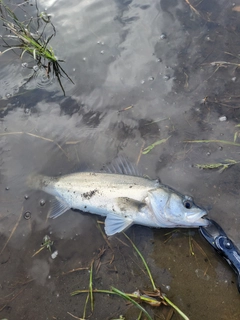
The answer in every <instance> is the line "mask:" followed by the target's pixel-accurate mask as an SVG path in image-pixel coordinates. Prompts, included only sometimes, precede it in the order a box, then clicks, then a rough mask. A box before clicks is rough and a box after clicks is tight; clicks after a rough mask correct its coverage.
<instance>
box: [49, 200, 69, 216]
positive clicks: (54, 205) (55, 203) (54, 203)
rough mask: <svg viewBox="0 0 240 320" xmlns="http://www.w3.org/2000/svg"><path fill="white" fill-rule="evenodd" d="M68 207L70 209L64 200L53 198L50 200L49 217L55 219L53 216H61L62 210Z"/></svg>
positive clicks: (64, 210)
mask: <svg viewBox="0 0 240 320" xmlns="http://www.w3.org/2000/svg"><path fill="white" fill-rule="evenodd" d="M69 209H71V208H70V207H69V205H68V204H67V203H66V202H64V201H62V200H61V199H59V198H55V199H53V200H51V207H50V214H49V217H50V218H53V219H55V218H57V217H59V216H61V215H62V214H63V213H64V212H66V211H67V210H69Z"/></svg>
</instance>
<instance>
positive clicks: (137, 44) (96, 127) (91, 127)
mask: <svg viewBox="0 0 240 320" xmlns="http://www.w3.org/2000/svg"><path fill="white" fill-rule="evenodd" d="M191 4H192V5H193V6H194V8H195V9H196V10H197V11H194V10H193V9H191V8H190V6H189V5H188V3H187V2H186V1H183V0H182V1H177V0H161V1H151V2H149V3H144V4H142V3H140V2H139V1H118V0H116V1H110V0H106V1H104V2H102V1H98V0H92V1H89V0H84V1H75V0H71V1H39V2H38V7H39V10H40V11H43V10H46V11H47V13H49V14H52V22H53V24H54V26H55V28H56V31H57V33H56V36H55V37H54V38H52V40H51V46H52V47H53V48H54V50H55V52H56V54H57V56H58V57H59V58H61V59H64V60H65V63H63V64H62V66H63V68H64V70H65V71H66V72H67V74H68V75H69V76H70V77H71V78H72V79H73V81H74V85H73V84H72V83H71V82H70V81H69V80H68V79H67V78H62V83H63V86H64V89H65V91H66V96H63V93H62V91H61V88H60V86H59V84H58V82H57V81H56V79H54V78H52V77H50V79H48V78H47V77H46V74H45V72H44V71H41V70H40V71H39V72H37V73H36V75H35V76H34V78H33V79H32V80H31V81H29V82H27V83H26V80H27V79H28V77H29V76H30V75H31V74H32V67H33V66H34V65H35V62H34V61H33V59H32V58H31V57H27V55H26V56H25V57H24V59H23V60H20V59H19V58H18V57H17V55H15V54H14V53H13V52H12V53H11V52H9V53H8V54H4V55H2V56H1V57H0V67H1V69H0V70H1V71H0V72H1V79H0V84H1V85H0V96H1V100H0V115H1V122H0V134H1V136H0V145H1V148H0V154H1V157H0V177H1V180H0V181H1V184H0V198H1V211H0V233H1V235H0V244H1V246H0V250H1V251H2V252H1V255H0V262H1V265H0V268H1V272H0V279H1V288H2V293H1V297H0V298H1V300H0V309H1V313H0V316H1V318H6V319H16V318H18V319H73V317H72V315H74V316H76V317H79V318H81V317H82V316H83V310H84V304H85V299H86V295H85V294H82V295H79V296H75V297H71V296H70V293H71V292H73V291H74V290H77V289H87V288H88V283H89V271H88V270H85V269H83V270H78V271H75V272H69V271H72V270H73V269H77V268H85V267H89V266H90V264H91V261H92V260H93V259H96V262H95V267H96V268H95V269H94V279H93V286H94V288H97V289H110V287H111V286H115V287H117V288H118V289H120V290H123V291H125V292H133V291H135V290H137V289H149V290H150V289H151V283H150V281H149V279H148V277H147V275H146V274H145V273H144V272H143V266H142V264H141V261H140V260H139V258H138V257H137V256H136V255H135V254H134V251H133V250H132V248H131V246H126V245H125V244H128V245H129V243H128V242H127V240H126V239H125V238H124V236H123V235H119V236H117V237H113V238H111V239H110V240H109V243H107V242H106V240H105V239H104V237H103V236H102V234H101V232H100V231H99V227H98V223H97V221H98V217H96V216H91V215H87V214H81V213H79V212H73V211H71V212H68V213H66V214H64V215H63V216H61V217H59V218H58V219H56V220H49V219H47V214H48V209H49V205H50V200H51V197H50V196H48V195H46V194H44V193H43V192H40V191H38V192H35V191H33V190H29V188H28V187H27V184H26V181H27V177H29V175H31V174H36V173H42V174H47V175H53V176H54V175H59V174H66V173H72V172H74V171H76V170H85V169H89V170H99V169H100V168H101V167H102V166H103V165H104V164H106V163H107V162H109V161H111V160H112V159H113V158H115V157H116V156H117V155H118V154H124V155H126V156H127V157H128V158H129V159H130V160H131V161H133V162H135V163H137V162H139V165H140V166H141V167H142V169H143V171H144V173H146V174H147V175H148V176H150V177H152V178H156V177H159V178H160V179H161V181H162V182H163V183H165V184H167V185H170V186H171V187H173V188H175V189H177V190H179V191H180V192H182V193H187V194H190V195H192V196H194V199H195V201H196V202H197V203H198V204H200V205H202V206H205V207H206V208H208V209H209V217H211V218H212V219H214V220H216V221H217V222H218V223H220V224H221V226H222V227H223V229H224V230H225V231H226V232H227V233H228V234H229V236H230V237H231V238H232V239H233V240H234V242H235V243H236V244H237V245H238V246H240V235H239V228H238V226H239V222H240V218H239V210H238V207H239V192H240V186H239V175H240V170H239V165H235V166H232V167H231V168H229V169H227V170H225V171H224V172H223V173H219V172H218V171H214V170H212V171H207V170H205V171H204V170H199V169H198V168H196V167H195V165H196V164H206V163H216V162H221V161H224V160H225V159H232V160H235V161H239V150H240V149H239V146H231V145H226V144H224V143H221V142H217V143H216V142H215V143H211V144H202V143H199V144H194V143H187V142H186V141H189V140H191V141H192V140H199V139H214V140H227V141H232V142H233V141H234V137H235V142H237V143H239V128H238V127H236V126H237V125H238V124H239V123H240V113H239V95H238V91H239V89H238V88H239V83H238V82H239V70H238V68H237V66H236V65H234V63H235V64H237V63H238V62H239V57H238V52H239V30H240V26H239V15H240V13H239V12H238V11H234V10H233V8H234V7H233V4H232V3H231V2H227V3H226V2H225V1H222V0H221V1H214V0H211V1H209V0H204V1H202V2H200V3H199V2H197V1H192V2H191ZM235 5H236V6H237V5H240V3H238V2H236V4H235ZM25 10H26V11H27V12H30V14H32V15H33V16H34V14H36V10H35V6H31V7H29V6H28V5H26V6H25ZM23 16H24V14H23ZM1 32H2V34H6V33H7V31H6V30H5V29H4V28H3V27H1ZM229 53H230V54H229ZM219 61H220V62H221V63H219ZM223 62H227V63H228V64H226V63H223ZM229 62H230V63H232V64H229ZM23 63H27V64H28V68H27V67H26V65H23ZM221 117H226V118H224V120H226V121H220V120H222V119H223V118H221ZM168 137H170V138H169V139H168V141H167V142H166V143H165V144H162V145H159V146H157V147H156V148H154V149H153V150H152V151H151V152H150V153H148V154H147V155H142V154H141V150H142V148H144V147H146V146H148V145H150V144H152V143H153V142H155V141H157V140H160V139H165V138H168ZM41 200H44V202H45V205H43V206H42V205H41V203H43V202H41ZM26 212H30V213H31V215H30V219H25V218H26V217H29V216H28V215H27V216H26V214H25V213H26ZM24 216H25V218H24ZM100 226H102V225H101V224H100ZM169 231H173V230H166V229H164V230H152V229H149V228H144V227H139V226H134V227H131V229H129V230H128V232H127V233H128V235H129V236H130V238H131V239H132V240H133V241H134V243H135V244H136V245H137V246H138V248H139V249H140V250H141V252H142V254H143V255H144V257H145V258H146V260H147V262H148V264H149V267H150V269H151V271H152V273H153V277H154V279H155V281H156V284H157V285H158V286H159V287H160V288H161V289H162V290H163V292H165V293H166V294H167V296H168V297H169V298H170V299H171V300H172V301H173V302H174V303H175V304H176V305H177V306H178V307H179V308H180V309H181V310H183V311H184V312H185V313H186V314H187V315H188V316H189V318H190V319H196V320H198V319H199V320H200V319H203V318H205V319H213V318H214V319H233V320H234V319H239V316H240V307H239V293H238V291H237V288H236V276H235V275H234V274H233V272H232V270H231V269H230V268H229V267H228V265H227V264H226V263H225V262H224V261H223V260H222V259H221V258H220V257H218V256H217V255H216V254H215V252H214V251H213V250H212V248H211V247H210V246H209V245H208V243H207V242H206V241H205V240H204V239H202V238H201V237H200V235H199V234H198V231H197V230H191V232H190V233H189V232H188V230H182V231H177V232H174V233H172V234H168V232H169ZM45 235H49V236H50V238H51V239H52V240H53V241H54V247H55V248H56V249H57V250H58V253H59V255H58V257H57V258H56V259H52V258H51V253H50V252H49V251H48V250H47V249H44V250H42V251H41V252H39V253H38V254H37V255H35V256H34V257H32V256H33V255H34V253H36V252H37V250H39V249H40V246H41V243H42V241H43V237H44V236H45ZM190 243H192V249H191V246H190ZM109 245H111V247H109ZM105 249H106V251H104V250H105ZM99 261H100V264H99ZM97 266H98V267H97ZM94 299H95V308H94V312H93V313H92V312H91V310H90V308H89V307H88V309H87V316H89V315H91V317H90V319H117V318H119V317H120V315H126V319H136V318H137V316H138V311H136V309H134V308H129V307H128V306H126V304H125V302H124V301H122V300H121V299H120V298H117V297H110V296H108V295H103V294H96V295H95V296H94ZM147 310H148V311H149V313H151V315H152V316H153V318H154V319H164V318H163V314H165V315H166V313H167V312H168V311H167V310H165V309H164V308H159V309H154V308H150V307H147ZM70 314H71V315H70ZM172 319H180V316H179V315H177V314H174V315H173V318H172Z"/></svg>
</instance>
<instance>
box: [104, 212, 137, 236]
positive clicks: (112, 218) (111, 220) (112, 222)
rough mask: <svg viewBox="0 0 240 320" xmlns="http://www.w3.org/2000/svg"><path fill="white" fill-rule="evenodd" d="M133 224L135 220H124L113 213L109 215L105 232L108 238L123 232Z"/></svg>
mask: <svg viewBox="0 0 240 320" xmlns="http://www.w3.org/2000/svg"><path fill="white" fill-rule="evenodd" d="M132 224H133V220H131V219H129V218H124V217H121V216H118V215H115V214H112V213H109V214H108V215H107V218H106V220H105V232H106V234H107V236H113V235H114V234H115V233H119V232H122V231H124V230H126V229H127V228H129V227H130V226H131V225H132Z"/></svg>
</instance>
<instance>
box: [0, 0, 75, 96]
mask: <svg viewBox="0 0 240 320" xmlns="http://www.w3.org/2000/svg"><path fill="white" fill-rule="evenodd" d="M24 4H26V3H25V2H24ZM16 9H21V10H23V7H22V4H20V5H16ZM36 10H37V16H36V18H35V19H34V18H32V17H31V18H29V19H27V20H25V21H23V22H22V21H20V20H19V19H18V17H17V15H16V13H15V12H14V11H16V10H15V9H11V8H10V7H8V6H7V5H6V4H5V3H4V2H3V0H0V20H2V21H3V26H4V27H5V28H6V30H8V31H9V34H7V35H5V36H4V37H2V41H3V42H4V44H5V45H4V47H7V49H5V50H4V51H3V52H1V55H2V54H4V53H6V52H8V51H10V50H13V51H14V52H16V50H20V58H21V59H22V58H23V56H24V54H25V53H27V54H29V55H30V56H31V57H32V58H33V59H34V60H35V61H36V63H37V66H38V68H44V69H45V71H46V75H47V77H48V78H49V75H50V73H51V72H52V73H53V75H54V76H56V77H57V80H58V82H59V84H60V87H61V89H62V91H63V93H64V95H65V91H64V88H63V86H62V83H61V77H62V76H63V75H65V76H66V77H67V78H68V79H69V80H70V81H71V82H72V83H73V81H72V79H71V78H70V77H69V76H68V75H67V73H66V72H65V71H64V70H63V68H62V67H61V65H60V62H64V60H60V59H58V57H57V56H56V55H55V53H54V50H53V48H52V47H51V46H50V45H49V42H50V40H51V39H52V37H54V36H55V35H56V30H55V27H54V25H53V24H52V22H51V16H50V15H48V14H47V13H46V12H39V10H38V6H37V2H36ZM24 12H25V11H24ZM47 27H48V32H46V28H47ZM49 27H50V32H49ZM46 33H48V34H49V35H48V37H46ZM9 41H10V42H11V43H9ZM32 77H33V75H32V76H31V77H30V78H29V79H28V81H30V80H31V78H32ZM28 81H27V82H28Z"/></svg>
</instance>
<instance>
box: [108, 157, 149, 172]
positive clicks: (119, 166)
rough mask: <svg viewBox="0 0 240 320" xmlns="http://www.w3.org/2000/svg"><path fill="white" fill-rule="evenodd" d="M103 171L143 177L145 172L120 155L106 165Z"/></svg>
mask: <svg viewBox="0 0 240 320" xmlns="http://www.w3.org/2000/svg"><path fill="white" fill-rule="evenodd" d="M103 171H104V172H107V173H117V174H126V175H129V176H137V177H143V174H142V172H141V170H139V168H138V167H137V165H135V164H133V163H132V162H130V161H129V160H128V159H126V158H125V157H123V156H118V157H117V158H116V159H114V160H112V162H111V163H110V164H109V165H107V166H105V167H104V169H103Z"/></svg>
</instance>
